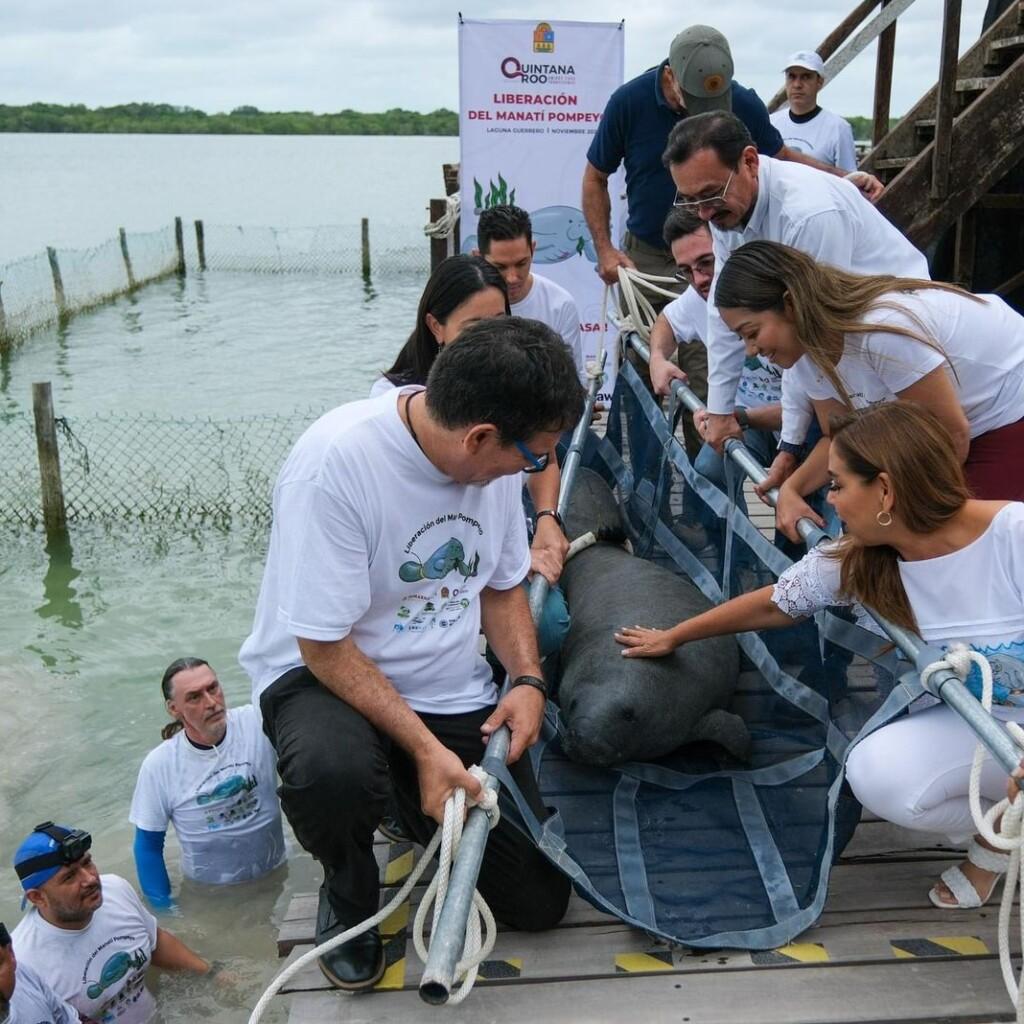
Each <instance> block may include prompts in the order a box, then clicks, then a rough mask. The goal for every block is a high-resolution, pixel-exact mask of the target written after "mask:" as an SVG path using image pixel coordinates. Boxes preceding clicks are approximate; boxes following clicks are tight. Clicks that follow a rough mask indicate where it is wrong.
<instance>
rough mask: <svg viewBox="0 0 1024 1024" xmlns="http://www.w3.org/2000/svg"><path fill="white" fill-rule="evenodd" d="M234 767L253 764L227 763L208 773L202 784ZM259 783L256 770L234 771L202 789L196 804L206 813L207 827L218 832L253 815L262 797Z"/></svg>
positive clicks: (244, 766)
mask: <svg viewBox="0 0 1024 1024" xmlns="http://www.w3.org/2000/svg"><path fill="white" fill-rule="evenodd" d="M233 768H251V765H249V764H248V763H245V764H233V765H225V766H224V767H222V768H219V769H218V770H217V771H216V772H214V773H212V774H211V775H208V776H207V777H206V778H205V779H204V780H203V782H202V783H201V784H200V785H201V786H205V785H207V784H208V783H209V782H210V781H211V780H212V779H213V778H214V777H215V776H216V775H220V774H222V773H223V772H225V771H230V770H231V769H233ZM258 785H259V783H258V781H257V779H256V776H255V775H254V774H246V775H241V774H239V773H237V772H235V774H233V775H229V776H228V777H227V778H226V779H222V780H221V781H220V782H218V783H217V784H216V785H214V786H212V787H210V788H209V789H201V790H200V791H199V792H198V793H197V794H196V804H198V805H199V806H200V807H202V808H203V809H204V811H205V813H206V829H207V831H208V832H216V831H217V830H218V829H221V828H225V827H226V826H228V825H235V824H237V823H238V822H241V821H248V820H249V818H252V817H254V816H255V815H256V813H257V812H258V811H259V809H260V800H259V797H258V796H257V794H256V787H257V786H258Z"/></svg>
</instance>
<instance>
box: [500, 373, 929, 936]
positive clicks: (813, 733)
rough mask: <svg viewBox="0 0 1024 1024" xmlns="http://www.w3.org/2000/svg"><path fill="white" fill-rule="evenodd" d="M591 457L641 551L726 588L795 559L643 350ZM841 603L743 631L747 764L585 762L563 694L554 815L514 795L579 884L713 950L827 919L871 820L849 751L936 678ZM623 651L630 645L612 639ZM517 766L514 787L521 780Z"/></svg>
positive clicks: (693, 753)
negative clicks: (858, 798) (639, 367)
mask: <svg viewBox="0 0 1024 1024" xmlns="http://www.w3.org/2000/svg"><path fill="white" fill-rule="evenodd" d="M583 464H584V465H585V466H587V467H589V468H590V469H592V470H595V471H596V472H598V473H600V474H601V475H602V476H603V477H604V479H605V480H606V481H607V482H608V483H609V484H610V485H611V486H612V487H613V488H614V489H615V492H616V496H617V498H618V500H619V502H620V504H621V507H622V509H623V512H624V513H625V519H626V520H627V522H628V528H629V533H630V540H631V541H632V544H633V548H634V552H635V554H636V555H637V556H639V557H644V558H649V559H651V560H653V561H655V562H657V563H659V564H661V565H664V566H665V567H667V568H669V569H671V570H673V571H675V572H676V573H679V574H684V575H686V576H688V577H689V578H690V579H692V580H693V582H694V583H695V584H696V585H697V586H698V587H699V589H700V590H701V591H703V593H704V595H705V596H706V597H707V598H709V599H710V600H711V601H712V602H713V603H719V602H721V601H722V600H723V599H724V598H725V597H728V596H729V595H735V594H737V593H741V592H746V591H749V590H752V589H755V588H756V587H759V586H763V585H765V584H768V583H771V582H773V581H774V579H775V577H776V575H777V574H778V573H779V572H781V571H782V570H783V569H784V568H785V567H786V566H787V565H789V564H790V561H789V559H788V558H787V557H786V556H785V555H784V554H783V553H782V552H781V551H779V550H778V549H777V548H775V547H774V546H773V544H772V543H771V542H770V541H768V540H766V539H765V538H764V537H763V536H761V534H760V533H758V531H757V530H756V529H754V528H753V526H752V524H751V523H750V521H749V520H748V519H747V518H746V516H745V515H743V514H742V513H741V512H740V511H739V510H738V509H737V508H736V506H735V505H734V504H732V503H730V502H729V500H728V499H727V498H726V497H725V495H724V494H723V493H722V492H721V491H719V490H718V489H717V488H713V487H711V486H710V485H709V484H707V481H703V482H702V478H698V477H696V476H695V474H694V471H693V468H692V466H691V465H690V463H689V461H688V459H687V457H686V453H685V451H684V449H683V447H682V446H681V444H680V443H679V442H678V441H677V440H675V437H674V435H673V432H672V429H671V427H670V425H669V423H668V421H667V420H666V417H665V415H664V414H663V413H662V411H661V409H660V408H659V407H658V406H657V405H656V404H655V402H654V400H653V399H652V398H651V396H650V395H649V394H648V392H647V391H646V389H645V388H644V386H643V384H642V383H641V382H640V380H639V378H638V376H637V374H636V373H635V371H634V370H633V368H632V367H631V366H629V365H626V366H624V368H623V370H622V372H621V374H620V376H619V379H618V384H617V387H616V391H615V397H614V400H613V402H612V407H611V413H610V419H609V428H608V434H607V436H606V438H603V439H598V438H597V437H596V436H594V435H591V436H590V437H589V439H588V444H587V448H586V450H585V453H584V462H583ZM569 610H570V614H571V612H572V608H571V607H570V609H569ZM835 612H836V614H833V613H832V612H826V613H822V614H819V615H817V616H815V618H814V619H809V620H806V621H804V622H802V623H799V624H795V625H794V626H792V627H790V628H787V629H782V630H773V631H765V632H764V633H761V634H756V633H746V634H742V635H740V636H739V637H737V640H738V642H739V646H740V649H741V672H740V677H739V685H738V688H737V690H736V693H735V695H734V697H733V700H732V703H731V705H730V708H729V710H731V711H733V712H735V713H737V714H739V715H740V716H741V717H742V718H743V719H744V720H745V722H746V723H747V726H748V728H749V729H750V732H751V735H752V739H753V743H752V748H751V753H750V756H749V760H748V761H746V762H738V761H737V760H735V759H731V758H729V757H728V756H727V755H724V754H720V753H717V752H716V751H715V750H714V749H713V748H712V749H709V748H708V747H707V746H704V747H700V746H687V747H683V748H681V749H679V750H677V751H675V752H674V753H672V754H670V755H668V756H666V757H663V758H659V759H658V760H656V761H653V762H649V763H635V762H634V763H628V764H624V765H621V766H619V767H618V768H615V769H604V768H595V767H588V766H586V765H582V764H578V763H575V762H573V761H572V760H570V759H569V758H568V757H567V756H566V755H565V753H564V751H563V749H562V745H561V742H560V738H559V737H560V735H561V734H562V733H563V730H564V722H563V719H562V716H561V713H560V712H559V711H558V710H557V694H556V696H555V702H556V703H554V704H549V716H548V722H547V726H546V729H545V732H544V734H543V736H542V740H541V742H540V743H538V744H537V745H536V746H535V747H534V748H533V750H532V751H531V753H532V756H533V758H534V763H535V766H536V768H537V770H538V775H539V780H540V786H541V791H542V794H543V796H544V801H545V804H546V805H548V806H553V807H555V808H556V809H557V810H556V813H555V814H554V815H553V816H552V817H551V818H549V819H548V820H547V821H545V822H543V823H540V822H538V821H537V820H536V819H535V818H533V816H532V814H531V813H530V811H529V808H528V807H525V806H524V805H523V804H522V802H521V801H517V803H518V805H519V809H520V811H521V813H522V816H523V819H524V820H525V822H526V825H527V827H528V828H529V829H530V831H531V832H532V834H533V835H534V837H535V839H536V840H537V842H538V844H539V846H540V847H541V849H543V850H544V851H545V852H546V853H547V854H548V856H549V857H550V858H551V859H552V860H553V861H554V862H555V863H557V864H558V865H559V866H560V867H562V869H563V870H565V871H566V873H567V874H569V875H570V876H571V877H572V878H573V880H574V882H575V885H576V889H577V891H578V892H579V893H580V894H581V895H582V896H584V897H585V898H586V899H588V900H589V901H591V902H592V903H593V904H594V905H595V906H596V907H598V908H599V909H601V910H604V911H606V912H608V913H611V914H614V915H615V916H617V917H619V918H621V919H622V920H623V921H625V922H627V923H629V924H631V925H634V926H635V927H638V928H642V929H643V930H645V931H647V932H648V933H649V934H651V935H652V936H655V937H657V938H660V939H665V940H668V941H670V942H675V943H680V944H683V945H688V946H695V947H701V948H720V947H732V948H747V949H772V948H776V947H778V946H781V945H784V944H785V943H787V942H790V941H791V940H792V939H793V938H794V937H795V936H797V935H799V934H800V933H801V932H803V931H805V930H806V929H807V928H809V927H810V926H811V925H812V924H813V923H814V921H815V920H816V919H817V917H818V916H819V915H820V913H821V910H822V908H823V906H824V903H825V896H826V893H827V889H828V878H829V871H830V868H831V865H832V863H833V861H834V859H835V858H836V857H837V856H838V855H839V853H841V852H842V849H843V847H844V845H845V843H846V842H847V841H848V839H849V838H850V836H851V835H852V832H853V828H854V827H855V825H856V822H857V820H858V818H859V812H860V809H859V806H858V805H857V804H856V802H855V800H854V798H853V797H852V795H851V794H849V792H848V791H846V790H844V788H843V769H842V765H843V762H844V758H845V755H846V752H847V751H848V749H849V747H850V745H851V743H852V742H855V741H856V738H857V737H858V736H863V735H866V734H867V732H869V731H870V730H872V729H873V728H875V727H877V726H878V725H881V724H883V723H884V722H886V721H888V720H890V719H891V718H892V717H894V716H895V715H897V714H899V713H900V712H901V711H902V709H903V708H905V707H906V706H907V705H908V704H909V703H910V701H911V700H913V699H914V698H916V697H917V696H919V695H920V694H921V693H922V690H921V686H920V683H919V682H918V681H917V679H916V677H915V676H912V675H911V676H904V677H903V678H902V679H901V680H900V685H898V686H894V683H895V677H894V671H895V670H896V667H897V663H896V661H895V658H894V657H893V656H892V655H891V654H888V655H884V656H883V655H882V654H881V653H880V649H881V641H880V640H879V638H878V637H877V636H874V635H873V634H868V633H865V632H864V631H862V630H860V629H858V628H857V627H855V626H853V625H852V624H851V623H849V622H847V621H844V620H843V619H842V618H840V617H839V612H840V610H839V609H836V610H835ZM627 614H628V611H624V612H623V615H624V619H623V621H624V622H626V621H628V622H633V621H635V618H628V619H626V618H625V616H626V615H627ZM608 656H609V657H617V656H618V649H617V648H616V647H615V645H614V643H613V642H612V640H611V638H610V637H609V655H608ZM686 682H687V681H681V685H684V684H685V683H686ZM689 682H690V683H691V684H692V683H693V681H689ZM502 781H503V783H504V785H505V787H506V788H507V789H508V790H509V791H510V798H511V799H515V789H514V785H513V786H509V783H510V782H511V779H510V777H507V776H506V777H504V778H503V779H502ZM505 799H506V800H507V799H509V796H506V797H505Z"/></svg>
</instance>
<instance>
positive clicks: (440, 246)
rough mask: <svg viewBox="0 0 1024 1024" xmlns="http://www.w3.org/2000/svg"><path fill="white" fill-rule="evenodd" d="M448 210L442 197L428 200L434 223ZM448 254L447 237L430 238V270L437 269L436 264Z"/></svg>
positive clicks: (431, 219)
mask: <svg viewBox="0 0 1024 1024" xmlns="http://www.w3.org/2000/svg"><path fill="white" fill-rule="evenodd" d="M447 211H448V204H447V203H446V202H445V201H444V200H443V199H431V200H430V221H431V223H432V224H436V223H437V222H438V221H439V220H440V219H441V218H442V217H443V216H444V215H445V213H446V212H447ZM447 256H448V239H447V238H431V239H430V272H431V273H433V272H434V271H435V270H436V269H437V265H438V264H439V263H440V262H441V261H442V260H444V259H445V258H446V257H447Z"/></svg>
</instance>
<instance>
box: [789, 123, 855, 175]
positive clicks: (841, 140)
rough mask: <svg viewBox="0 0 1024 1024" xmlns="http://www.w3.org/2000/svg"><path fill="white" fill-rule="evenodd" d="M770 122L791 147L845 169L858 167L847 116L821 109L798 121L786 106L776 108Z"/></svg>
mask: <svg viewBox="0 0 1024 1024" xmlns="http://www.w3.org/2000/svg"><path fill="white" fill-rule="evenodd" d="M771 121H772V124H773V125H775V127H776V128H778V129H779V134H780V135H781V136H782V141H783V142H784V143H785V144H786V146H788V147H789V148H790V149H795V150H796V151H797V152H798V153H806V154H807V155H808V156H813V157H814V158H815V159H817V160H822V161H824V162H825V163H827V164H832V166H833V167H839V168H841V169H842V170H844V171H855V170H856V169H857V149H856V146H854V144H853V128H852V127H851V126H850V122H849V121H847V120H846V118H845V117H840V116H839V115H838V114H833V113H832V111H831V110H822V109H820V108H819V110H818V112H817V113H816V114H815V115H814V117H811V118H808V119H807V120H801V121H795V120H793V117H792V112H791V111H790V109H789V108H788V107H787V108H786V109H785V110H776V111H775V113H774V114H772V116H771Z"/></svg>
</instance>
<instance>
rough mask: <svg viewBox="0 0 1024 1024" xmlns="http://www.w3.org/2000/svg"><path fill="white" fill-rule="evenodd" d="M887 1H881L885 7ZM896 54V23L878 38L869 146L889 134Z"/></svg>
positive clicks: (874, 144)
mask: <svg viewBox="0 0 1024 1024" xmlns="http://www.w3.org/2000/svg"><path fill="white" fill-rule="evenodd" d="M888 3H889V0H882V7H883V8H884V7H886V6H887V5H888ZM895 52H896V22H895V21H894V22H893V23H892V24H891V25H890V26H889V27H888V28H886V29H885V30H884V31H883V32H882V34H881V35H880V36H879V37H878V53H877V54H876V57H875V103H874V112H873V114H872V118H873V120H872V122H871V145H872V146H877V145H878V144H879V142H881V141H882V139H884V138H885V137H886V135H888V134H889V111H890V101H891V99H892V62H893V56H894V54H895Z"/></svg>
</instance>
